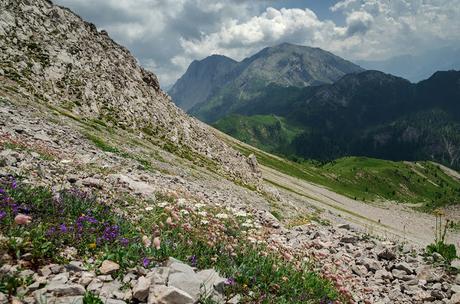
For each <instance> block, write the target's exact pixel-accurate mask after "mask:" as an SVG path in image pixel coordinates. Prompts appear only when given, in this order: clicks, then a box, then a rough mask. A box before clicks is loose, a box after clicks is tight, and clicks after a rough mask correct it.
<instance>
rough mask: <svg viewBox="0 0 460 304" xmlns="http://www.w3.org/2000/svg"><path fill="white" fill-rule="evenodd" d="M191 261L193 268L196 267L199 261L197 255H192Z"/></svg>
mask: <svg viewBox="0 0 460 304" xmlns="http://www.w3.org/2000/svg"><path fill="white" fill-rule="evenodd" d="M189 260H190V264H191V265H192V266H193V267H196V264H197V260H198V259H197V258H196V255H192V256H191V257H190V259H189Z"/></svg>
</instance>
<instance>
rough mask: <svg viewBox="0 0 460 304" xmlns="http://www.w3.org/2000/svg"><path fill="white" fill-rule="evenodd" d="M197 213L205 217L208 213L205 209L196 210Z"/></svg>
mask: <svg viewBox="0 0 460 304" xmlns="http://www.w3.org/2000/svg"><path fill="white" fill-rule="evenodd" d="M198 215H200V216H202V217H205V216H207V215H208V213H207V212H206V211H200V212H198Z"/></svg>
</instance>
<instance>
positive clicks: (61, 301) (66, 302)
mask: <svg viewBox="0 0 460 304" xmlns="http://www.w3.org/2000/svg"><path fill="white" fill-rule="evenodd" d="M48 303H49V304H83V296H75V297H60V298H55V299H54V301H50V302H48Z"/></svg>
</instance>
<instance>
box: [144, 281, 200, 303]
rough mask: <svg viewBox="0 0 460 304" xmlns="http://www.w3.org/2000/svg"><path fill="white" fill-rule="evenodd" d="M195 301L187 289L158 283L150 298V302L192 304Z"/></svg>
mask: <svg viewBox="0 0 460 304" xmlns="http://www.w3.org/2000/svg"><path fill="white" fill-rule="evenodd" d="M194 302H195V301H194V299H193V298H192V297H191V296H190V295H189V294H187V293H186V292H185V291H183V290H180V289H178V288H176V287H172V286H164V285H156V286H155V289H154V291H153V292H152V293H151V294H150V295H149V300H148V303H149V304H192V303H194Z"/></svg>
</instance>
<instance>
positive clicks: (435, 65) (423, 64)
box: [356, 47, 460, 82]
mask: <svg viewBox="0 0 460 304" xmlns="http://www.w3.org/2000/svg"><path fill="white" fill-rule="evenodd" d="M356 62H357V63H358V64H359V65H361V66H362V67H364V68H366V69H370V70H379V71H383V72H386V73H390V74H393V75H397V76H400V77H403V78H405V79H408V80H410V81H412V82H418V81H421V80H423V79H426V78H428V77H430V76H431V75H432V74H433V73H434V72H435V71H448V70H453V69H454V70H459V69H460V49H458V48H451V47H446V48H442V49H434V50H429V51H425V52H422V53H420V54H410V55H409V54H407V55H401V56H396V57H391V58H388V59H386V60H379V61H365V60H358V61H356Z"/></svg>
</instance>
